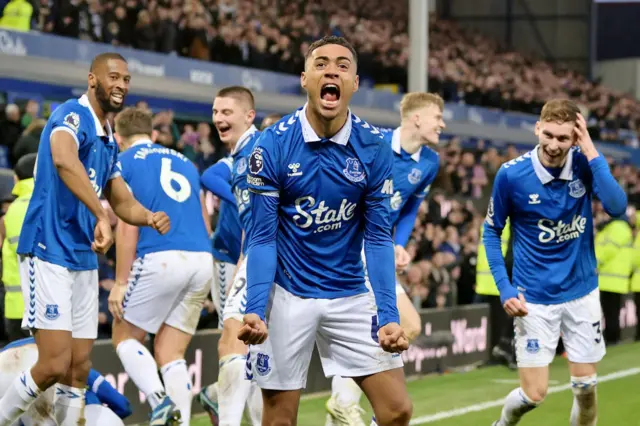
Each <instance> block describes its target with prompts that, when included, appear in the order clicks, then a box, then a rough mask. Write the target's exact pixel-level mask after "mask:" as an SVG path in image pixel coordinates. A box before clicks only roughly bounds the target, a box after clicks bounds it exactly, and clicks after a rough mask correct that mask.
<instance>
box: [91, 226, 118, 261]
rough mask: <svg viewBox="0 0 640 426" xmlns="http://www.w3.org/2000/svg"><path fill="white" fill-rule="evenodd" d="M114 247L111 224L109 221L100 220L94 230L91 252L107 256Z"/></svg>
mask: <svg viewBox="0 0 640 426" xmlns="http://www.w3.org/2000/svg"><path fill="white" fill-rule="evenodd" d="M112 245H113V232H112V231H111V223H109V219H107V218H105V219H98V221H97V222H96V227H95V229H94V230H93V242H92V243H91V250H93V251H95V252H96V253H101V254H105V253H106V252H108V251H109V249H110V248H111V246H112Z"/></svg>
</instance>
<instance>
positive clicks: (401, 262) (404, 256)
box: [394, 245, 411, 270]
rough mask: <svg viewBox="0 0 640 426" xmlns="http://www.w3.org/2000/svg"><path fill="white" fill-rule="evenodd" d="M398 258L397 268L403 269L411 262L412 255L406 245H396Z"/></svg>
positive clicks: (396, 256) (395, 250) (395, 249)
mask: <svg viewBox="0 0 640 426" xmlns="http://www.w3.org/2000/svg"><path fill="white" fill-rule="evenodd" d="M394 252H395V258H396V270H403V269H404V268H406V267H407V265H409V262H411V255H410V254H409V253H408V252H407V250H405V248H404V247H402V246H400V245H396V246H395V247H394Z"/></svg>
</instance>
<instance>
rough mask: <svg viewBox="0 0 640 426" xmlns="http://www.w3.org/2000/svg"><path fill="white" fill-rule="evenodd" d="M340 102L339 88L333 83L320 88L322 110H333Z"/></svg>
mask: <svg viewBox="0 0 640 426" xmlns="http://www.w3.org/2000/svg"><path fill="white" fill-rule="evenodd" d="M339 101H340V87H338V85H336V84H334V83H325V84H323V85H322V87H321V88H320V104H321V105H322V107H323V108H326V109H334V108H336V107H337V106H338V104H339Z"/></svg>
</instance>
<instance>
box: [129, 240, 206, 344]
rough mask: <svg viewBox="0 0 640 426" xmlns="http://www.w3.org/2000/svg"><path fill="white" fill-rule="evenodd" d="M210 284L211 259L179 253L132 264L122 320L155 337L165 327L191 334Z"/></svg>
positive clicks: (161, 254)
mask: <svg viewBox="0 0 640 426" xmlns="http://www.w3.org/2000/svg"><path fill="white" fill-rule="evenodd" d="M212 281H213V257H212V256H211V253H207V252H189V251H181V250H169V251H160V252H156V253H149V254H146V255H144V256H142V257H140V258H138V259H136V260H135V262H134V263H133V267H132V268H131V273H130V275H129V285H128V288H127V293H126V295H125V298H124V302H123V306H124V319H125V320H127V321H128V322H129V323H131V324H133V325H135V326H136V327H138V328H141V329H142V330H144V331H146V332H147V333H151V334H155V333H157V332H158V330H159V329H160V327H161V326H162V324H167V325H169V326H171V327H174V328H176V329H178V330H181V331H184V332H185V333H187V334H194V333H195V331H196V327H197V326H198V321H199V319H200V313H201V311H202V306H203V304H204V301H205V300H206V298H207V295H208V294H209V291H210V289H211V283H212Z"/></svg>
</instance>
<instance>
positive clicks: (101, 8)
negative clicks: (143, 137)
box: [0, 0, 640, 141]
mask: <svg viewBox="0 0 640 426" xmlns="http://www.w3.org/2000/svg"><path fill="white" fill-rule="evenodd" d="M2 1H3V0H0V7H1V6H2V4H1V3H2ZM4 1H5V2H6V1H7V0H4ZM31 1H32V2H36V3H37V4H36V7H34V12H33V13H34V14H33V27H34V28H35V29H38V30H40V31H45V32H51V33H55V34H58V35H62V36H67V37H74V38H80V39H85V40H92V41H99V42H104V43H109V44H113V45H116V46H130V47H134V48H136V49H142V50H148V51H156V52H160V53H165V54H177V55H180V56H187V57H193V58H198V59H202V60H206V61H215V62H222V63H229V64H236V65H242V66H247V67H253V68H261V69H266V70H275V71H280V72H283V73H293V74H295V73H298V72H300V71H301V70H302V68H303V60H304V59H303V58H304V53H305V52H306V50H307V48H308V46H309V43H310V42H311V41H313V40H315V39H317V38H320V37H321V36H323V35H326V34H335V35H343V36H345V37H346V38H347V39H349V40H350V41H351V42H352V43H353V44H354V45H355V46H356V48H357V50H358V53H359V56H360V58H359V61H360V66H359V72H360V74H361V78H363V80H364V81H369V82H375V83H376V84H384V83H391V84H397V85H399V86H400V87H406V80H407V64H408V57H409V38H408V32H407V22H408V20H407V14H408V6H407V2H406V1H400V2H389V1H386V0H350V1H348V2H344V1H340V0H318V1H313V2H311V1H305V0H291V1H284V0H74V1H70V2H61V3H59V4H58V2H52V1H50V0H40V1H39V2H37V0H31ZM56 5H57V6H56ZM429 41H430V46H429V63H428V70H429V87H430V88H431V90H432V91H436V92H439V93H440V94H441V95H442V96H443V98H444V99H445V100H446V101H452V102H464V103H466V104H469V105H480V106H485V107H489V108H500V109H503V110H510V111H521V112H526V113H533V114H536V113H538V112H539V110H540V108H541V106H542V104H543V103H544V101H545V100H546V99H549V98H552V97H558V96H569V97H571V98H573V99H574V100H576V101H578V102H579V103H580V104H582V105H583V106H584V107H585V109H586V111H587V115H588V117H589V119H590V125H591V128H592V129H593V132H594V137H596V138H597V139H601V140H612V141H613V140H620V139H624V134H623V136H622V137H621V136H620V135H619V133H618V132H617V130H618V129H628V130H633V131H636V130H638V129H639V128H640V103H639V102H638V101H637V100H635V99H634V98H633V97H631V96H628V95H625V94H621V93H615V92H613V91H611V90H609V89H607V88H605V87H603V86H602V85H600V84H598V83H597V82H591V81H588V80H587V79H586V78H585V77H584V76H583V75H581V74H579V73H577V72H575V71H572V70H569V69H565V68H562V67H556V68H554V67H552V66H551V64H549V63H547V62H545V61H542V60H538V59H535V58H529V57H526V56H524V55H522V54H520V53H516V52H511V51H505V50H504V49H502V48H501V46H500V45H499V44H498V43H496V42H495V41H493V40H490V39H488V38H486V37H483V36H482V35H480V34H478V33H475V32H470V31H464V30H463V29H461V28H460V27H459V26H458V25H457V24H455V23H453V22H448V21H441V20H435V19H432V20H431V23H430V36H429ZM425 66H427V64H425Z"/></svg>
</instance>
